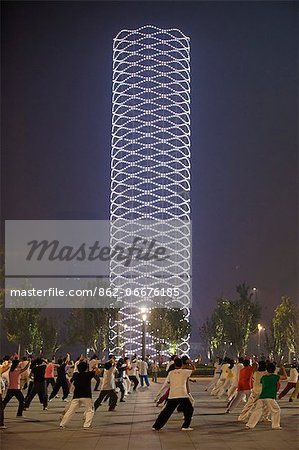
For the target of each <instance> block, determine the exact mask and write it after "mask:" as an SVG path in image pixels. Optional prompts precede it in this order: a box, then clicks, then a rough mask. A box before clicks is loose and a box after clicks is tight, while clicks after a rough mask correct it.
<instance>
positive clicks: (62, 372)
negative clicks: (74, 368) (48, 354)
mask: <svg viewBox="0 0 299 450" xmlns="http://www.w3.org/2000/svg"><path fill="white" fill-rule="evenodd" d="M69 360H70V355H69V354H67V356H66V357H65V358H64V359H61V358H60V359H58V361H57V363H58V367H57V369H56V370H57V378H56V383H55V385H54V387H53V391H52V392H51V395H50V397H49V402H50V401H51V400H52V399H53V398H54V397H55V396H56V395H57V394H58V392H59V389H60V388H62V392H63V396H62V400H64V401H67V397H68V395H69V390H70V389H69V385H68V382H67V379H66V366H67V364H68V363H69Z"/></svg>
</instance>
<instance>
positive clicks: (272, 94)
mask: <svg viewBox="0 0 299 450" xmlns="http://www.w3.org/2000/svg"><path fill="white" fill-rule="evenodd" d="M145 24H153V25H156V26H159V27H166V28H167V27H168V28H169V27H177V28H180V29H181V30H182V31H183V32H184V33H185V34H187V35H188V36H190V38H191V63H192V64H191V77H192V105H191V107H192V115H191V117H192V148H191V151H192V220H193V309H192V321H193V325H194V330H196V329H197V328H198V326H199V324H200V322H201V321H202V320H204V319H205V317H206V316H207V315H208V314H209V313H210V312H211V310H212V307H213V305H214V304H215V299H216V297H217V296H219V295H221V294H224V295H227V296H230V295H234V291H235V286H236V285H237V284H238V283H239V282H243V281H247V282H248V283H249V284H250V285H251V286H257V287H258V289H259V291H258V299H259V300H260V301H261V303H262V304H263V307H264V317H265V319H269V317H270V316H271V314H272V312H273V309H274V307H275V306H276V305H277V304H278V303H279V299H280V296H281V295H283V294H287V295H290V296H292V297H293V298H296V297H297V299H298V81H299V80H298V29H299V22H298V3H296V2H222V3H221V2H219V3H217V2H182V3H181V2H165V3H163V2H153V3H151V2H132V3H128V2H120V3H118V2H84V3H83V2H82V3H81V2H3V3H2V112H3V124H2V131H3V133H2V137H3V141H4V142H3V144H4V145H3V155H4V158H3V162H4V164H2V170H3V173H4V177H3V180H2V182H3V183H2V184H3V193H4V195H3V197H4V202H3V205H2V206H3V208H2V218H3V217H4V218H5V219H57V218H59V219H63V218H65V219H108V218H109V195H110V184H109V183H110V173H109V171H110V151H111V147H110V139H111V138H110V133H111V75H112V39H113V37H114V36H115V35H116V34H117V33H118V32H119V31H120V30H121V29H122V28H136V27H139V26H142V25H145ZM194 339H195V340H196V339H197V337H196V333H195V335H194Z"/></svg>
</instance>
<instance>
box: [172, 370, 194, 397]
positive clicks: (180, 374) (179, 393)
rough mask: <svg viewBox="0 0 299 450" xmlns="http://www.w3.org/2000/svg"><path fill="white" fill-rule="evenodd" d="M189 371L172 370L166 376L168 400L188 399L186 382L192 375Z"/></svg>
mask: <svg viewBox="0 0 299 450" xmlns="http://www.w3.org/2000/svg"><path fill="white" fill-rule="evenodd" d="M192 372H193V371H192V370H189V369H174V370H172V371H171V372H169V374H168V375H167V378H166V380H165V383H169V387H170V390H169V397H168V398H169V399H172V398H185V397H189V395H188V392H187V381H188V379H189V378H190V376H191V374H192Z"/></svg>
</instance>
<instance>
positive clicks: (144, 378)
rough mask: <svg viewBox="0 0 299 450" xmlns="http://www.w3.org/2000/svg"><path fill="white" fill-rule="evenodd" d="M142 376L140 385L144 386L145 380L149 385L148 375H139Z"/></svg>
mask: <svg viewBox="0 0 299 450" xmlns="http://www.w3.org/2000/svg"><path fill="white" fill-rule="evenodd" d="M139 378H140V385H141V387H143V382H144V381H145V384H146V385H147V386H149V381H148V375H139Z"/></svg>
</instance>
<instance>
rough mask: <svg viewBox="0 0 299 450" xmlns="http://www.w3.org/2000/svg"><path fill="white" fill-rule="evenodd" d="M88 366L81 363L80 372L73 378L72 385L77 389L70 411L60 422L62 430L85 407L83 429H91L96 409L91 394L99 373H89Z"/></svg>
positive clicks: (83, 362) (85, 363)
mask: <svg viewBox="0 0 299 450" xmlns="http://www.w3.org/2000/svg"><path fill="white" fill-rule="evenodd" d="M87 368H88V364H87V362H85V361H81V362H80V363H79V364H78V372H75V373H74V375H73V377H72V380H71V381H72V383H73V385H74V387H75V389H74V395H73V399H72V401H71V403H70V407H69V409H68V410H67V411H66V413H65V414H64V416H63V418H62V419H61V422H60V428H64V427H65V425H67V423H68V422H69V421H70V420H71V418H72V417H73V415H74V414H75V412H76V411H77V409H78V408H79V407H80V406H84V409H85V410H84V416H83V417H84V424H83V428H84V429H88V428H90V427H91V422H92V418H93V415H94V409H93V405H92V394H91V380H92V378H93V377H94V375H95V372H96V371H97V368H94V370H93V371H87Z"/></svg>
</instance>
